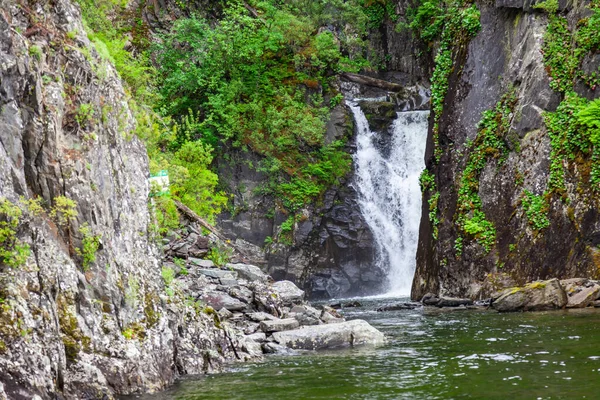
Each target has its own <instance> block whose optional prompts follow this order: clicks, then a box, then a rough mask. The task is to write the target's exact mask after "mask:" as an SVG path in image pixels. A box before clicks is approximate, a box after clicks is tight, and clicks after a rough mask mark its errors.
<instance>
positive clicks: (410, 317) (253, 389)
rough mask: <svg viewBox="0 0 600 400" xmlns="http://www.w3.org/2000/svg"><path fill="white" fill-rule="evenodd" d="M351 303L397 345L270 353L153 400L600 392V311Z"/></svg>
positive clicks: (580, 395) (352, 314)
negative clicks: (386, 308) (385, 308)
mask: <svg viewBox="0 0 600 400" xmlns="http://www.w3.org/2000/svg"><path fill="white" fill-rule="evenodd" d="M361 301H362V302H363V307H361V308H359V309H346V310H344V312H345V314H346V316H347V317H348V318H363V319H366V320H368V321H369V322H371V323H372V324H373V325H374V326H376V327H377V328H379V329H380V330H382V331H383V332H384V333H385V334H386V335H387V337H388V338H389V343H388V344H387V345H385V346H382V347H379V348H362V349H348V350H340V351H331V352H327V353H323V352H321V353H312V352H311V353H304V354H302V355H298V356H288V357H281V356H278V357H269V358H267V359H266V361H264V362H262V363H257V364H245V365H237V366H234V367H233V369H232V370H231V371H230V372H228V373H223V374H218V375H212V376H208V377H201V378H196V379H192V380H184V381H182V382H180V383H178V384H177V385H176V387H174V388H173V389H172V390H170V391H168V392H165V393H162V394H160V395H159V396H158V397H157V396H153V397H150V398H152V399H190V400H192V399H194V400H195V399H261V400H263V399H585V398H588V399H598V398H600V394H599V393H600V333H599V330H600V312H599V311H596V310H594V309H586V310H572V311H554V312H539V313H516V314H497V313H494V312H481V311H452V312H438V311H434V312H431V311H423V310H408V311H395V312H385V313H377V312H375V311H374V309H375V308H376V307H380V306H381V305H383V304H385V303H391V302H397V301H398V300H392V299H371V300H361Z"/></svg>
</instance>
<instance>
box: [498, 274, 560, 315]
mask: <svg viewBox="0 0 600 400" xmlns="http://www.w3.org/2000/svg"><path fill="white" fill-rule="evenodd" d="M566 305H567V294H566V293H565V291H564V289H563V287H562V286H561V285H560V282H559V280H558V279H556V278H555V279H550V280H547V281H536V282H531V283H528V284H527V285H525V286H523V287H514V288H510V289H506V290H505V291H504V292H503V293H502V295H501V296H500V297H499V298H498V299H496V300H495V301H494V302H493V303H492V307H493V308H494V309H495V310H497V311H500V312H510V311H543V310H555V309H559V308H563V307H565V306H566Z"/></svg>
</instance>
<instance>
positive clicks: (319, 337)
mask: <svg viewBox="0 0 600 400" xmlns="http://www.w3.org/2000/svg"><path fill="white" fill-rule="evenodd" d="M273 339H274V340H275V341H276V342H277V343H279V344H280V345H283V346H286V347H289V348H292V349H302V350H323V349H333V348H339V347H349V346H360V345H380V344H383V343H385V336H384V335H383V333H381V332H379V331H378V330H377V329H375V328H374V327H372V326H371V325H369V323H367V322H366V321H363V320H360V319H356V320H352V321H347V322H342V323H339V324H335V325H315V326H310V327H307V326H305V327H302V328H300V329H294V330H290V331H284V332H275V333H274V334H273Z"/></svg>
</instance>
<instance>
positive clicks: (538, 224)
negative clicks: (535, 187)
mask: <svg viewBox="0 0 600 400" xmlns="http://www.w3.org/2000/svg"><path fill="white" fill-rule="evenodd" d="M523 193H524V197H523V200H522V204H523V209H524V210H525V215H526V216H527V221H529V225H531V226H532V227H533V229H535V230H536V231H539V230H541V229H544V228H547V227H548V226H550V220H549V219H548V216H547V215H546V214H547V212H548V204H547V203H546V201H545V200H544V198H543V197H542V196H538V195H535V194H533V193H531V192H530V191H529V190H525V191H524V192H523Z"/></svg>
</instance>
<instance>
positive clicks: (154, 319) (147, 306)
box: [144, 293, 160, 329]
mask: <svg viewBox="0 0 600 400" xmlns="http://www.w3.org/2000/svg"><path fill="white" fill-rule="evenodd" d="M159 301H160V299H159V298H158V296H157V295H156V294H155V293H146V295H145V296H144V315H145V317H146V327H147V328H148V329H151V328H153V327H154V326H156V324H157V323H158V321H159V320H160V313H159V312H158V311H157V310H156V304H157V303H158V302H159Z"/></svg>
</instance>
